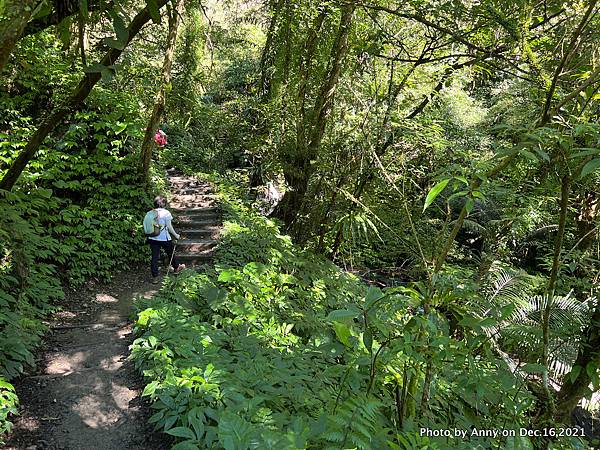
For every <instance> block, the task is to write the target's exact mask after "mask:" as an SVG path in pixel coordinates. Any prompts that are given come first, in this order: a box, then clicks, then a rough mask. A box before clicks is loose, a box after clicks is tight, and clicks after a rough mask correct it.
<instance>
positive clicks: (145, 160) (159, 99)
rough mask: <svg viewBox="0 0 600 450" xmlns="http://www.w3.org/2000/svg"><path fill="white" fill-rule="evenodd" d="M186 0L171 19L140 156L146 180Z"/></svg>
mask: <svg viewBox="0 0 600 450" xmlns="http://www.w3.org/2000/svg"><path fill="white" fill-rule="evenodd" d="M184 6H185V3H184V0H178V1H177V5H176V6H175V9H174V10H173V11H172V13H171V16H170V17H169V33H168V37H167V50H166V52H165V59H164V62H163V67H162V80H161V86H160V90H159V91H158V94H157V95H156V101H155V102H154V107H153V108H152V114H151V115H150V119H149V120H148V126H147V127H146V132H145V134H144V141H143V143H142V150H141V155H140V162H141V164H140V172H141V174H142V176H143V177H144V179H145V180H148V179H149V178H150V163H151V162H152V150H153V148H154V142H153V140H152V138H153V136H154V133H155V131H156V129H157V128H158V124H159V123H160V120H161V118H162V116H163V114H164V111H165V97H166V94H165V92H166V89H167V87H168V86H169V85H170V84H171V68H172V67H173V55H174V54H175V44H176V42H177V30H178V29H179V24H180V18H181V16H182V15H183V11H184Z"/></svg>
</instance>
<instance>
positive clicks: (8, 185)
mask: <svg viewBox="0 0 600 450" xmlns="http://www.w3.org/2000/svg"><path fill="white" fill-rule="evenodd" d="M167 1H168V0H157V5H158V7H159V8H162V7H163V6H164V5H165V4H166V3H167ZM149 21H150V13H149V12H148V8H147V7H146V8H144V9H143V10H141V11H140V12H139V13H138V14H137V15H136V16H135V18H134V19H133V21H132V22H131V24H130V25H129V27H128V28H127V31H128V38H127V42H126V44H125V47H126V46H127V45H128V44H129V43H130V42H131V40H132V39H133V38H134V37H135V36H136V35H137V34H138V32H139V31H140V30H141V29H142V27H143V26H144V25H146V23H148V22H149ZM121 53H123V50H119V49H116V48H111V49H110V50H109V51H108V52H107V53H106V54H105V55H104V58H102V60H101V61H100V64H101V65H103V66H111V65H113V64H114V63H115V62H116V61H117V59H118V58H119V56H120V55H121ZM100 77H101V75H100V72H88V73H86V74H85V75H84V76H83V78H82V80H81V81H80V82H79V85H78V86H77V88H76V89H75V91H73V93H72V94H71V96H70V97H69V98H68V99H67V100H66V101H65V102H64V104H62V105H60V106H58V107H56V108H55V109H54V110H53V111H52V112H51V113H50V115H49V116H48V117H47V118H46V119H45V120H44V121H43V122H42V124H41V125H40V126H39V127H38V129H37V130H36V132H35V133H34V135H33V136H32V137H31V139H30V140H29V142H28V143H27V145H26V146H25V148H24V149H23V151H22V152H21V153H19V156H17V158H16V159H15V160H14V161H13V163H12V165H11V167H10V168H9V169H8V171H7V172H6V174H5V175H4V177H3V178H2V181H0V189H4V190H7V191H10V190H11V189H12V188H13V186H14V185H15V183H16V182H17V180H18V179H19V176H20V175H21V173H22V172H23V170H24V169H25V167H27V164H28V163H29V161H31V160H32V159H33V158H34V157H35V154H36V152H37V150H38V148H39V147H40V145H42V143H43V141H44V139H45V138H46V137H47V136H48V135H49V134H50V133H51V132H52V131H53V130H54V129H55V128H56V126H57V125H58V124H59V123H60V122H61V121H62V120H63V119H64V118H65V117H66V116H67V115H68V114H69V113H70V112H71V111H73V110H74V109H76V108H77V107H79V106H80V105H81V103H82V102H83V100H85V99H86V98H87V96H88V95H89V93H90V92H91V90H92V88H93V87H94V86H95V84H96V83H97V82H98V81H99V80H100Z"/></svg>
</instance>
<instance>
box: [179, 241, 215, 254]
mask: <svg viewBox="0 0 600 450" xmlns="http://www.w3.org/2000/svg"><path fill="white" fill-rule="evenodd" d="M218 243H219V241H217V240H216V239H181V240H179V241H177V249H178V250H179V251H180V252H181V253H202V252H206V251H210V250H212V249H213V248H214V247H215V246H216V245H217V244H218Z"/></svg>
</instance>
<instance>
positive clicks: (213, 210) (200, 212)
mask: <svg viewBox="0 0 600 450" xmlns="http://www.w3.org/2000/svg"><path fill="white" fill-rule="evenodd" d="M171 212H172V213H174V214H181V215H191V216H213V215H220V213H221V209H220V208H219V207H218V206H207V207H204V208H171Z"/></svg>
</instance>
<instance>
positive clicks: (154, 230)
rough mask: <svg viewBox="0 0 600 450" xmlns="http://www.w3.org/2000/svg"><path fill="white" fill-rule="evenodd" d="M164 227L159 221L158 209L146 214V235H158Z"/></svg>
mask: <svg viewBox="0 0 600 450" xmlns="http://www.w3.org/2000/svg"><path fill="white" fill-rule="evenodd" d="M163 228H164V227H161V226H160V224H159V223H158V210H156V209H153V210H150V211H148V212H147V213H146V215H145V216H144V234H145V235H146V237H156V236H158V235H159V234H160V232H161V231H162V230H163Z"/></svg>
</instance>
